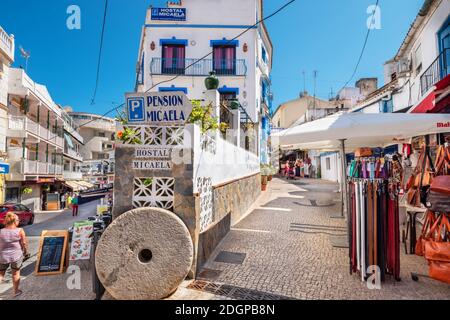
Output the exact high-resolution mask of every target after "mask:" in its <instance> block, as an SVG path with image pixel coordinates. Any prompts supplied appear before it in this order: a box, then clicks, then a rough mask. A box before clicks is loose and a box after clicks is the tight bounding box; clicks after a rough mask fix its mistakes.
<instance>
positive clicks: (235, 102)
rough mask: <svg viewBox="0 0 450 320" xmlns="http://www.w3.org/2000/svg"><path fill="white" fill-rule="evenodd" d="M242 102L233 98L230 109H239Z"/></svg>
mask: <svg viewBox="0 0 450 320" xmlns="http://www.w3.org/2000/svg"><path fill="white" fill-rule="evenodd" d="M239 106H240V103H239V100H238V99H232V100H231V101H230V109H231V110H237V109H239Z"/></svg>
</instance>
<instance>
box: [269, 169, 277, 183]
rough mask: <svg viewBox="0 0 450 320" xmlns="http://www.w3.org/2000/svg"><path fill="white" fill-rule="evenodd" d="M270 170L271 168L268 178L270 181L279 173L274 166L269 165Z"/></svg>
mask: <svg viewBox="0 0 450 320" xmlns="http://www.w3.org/2000/svg"><path fill="white" fill-rule="evenodd" d="M268 170H269V176H268V180H269V181H272V179H273V176H274V175H275V174H276V173H277V169H275V167H274V166H272V165H269V169H268Z"/></svg>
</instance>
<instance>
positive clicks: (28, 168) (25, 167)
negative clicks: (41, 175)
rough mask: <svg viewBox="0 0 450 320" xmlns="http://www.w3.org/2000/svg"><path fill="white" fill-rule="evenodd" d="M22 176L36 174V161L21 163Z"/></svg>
mask: <svg viewBox="0 0 450 320" xmlns="http://www.w3.org/2000/svg"><path fill="white" fill-rule="evenodd" d="M21 173H22V174H37V173H38V170H37V161H32V160H23V162H22V172H21Z"/></svg>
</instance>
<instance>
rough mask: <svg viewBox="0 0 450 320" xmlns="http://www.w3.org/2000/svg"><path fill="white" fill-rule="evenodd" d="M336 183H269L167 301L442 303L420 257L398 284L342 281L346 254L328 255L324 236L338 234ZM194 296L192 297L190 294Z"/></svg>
mask: <svg viewBox="0 0 450 320" xmlns="http://www.w3.org/2000/svg"><path fill="white" fill-rule="evenodd" d="M337 189H338V186H337V185H336V184H332V183H328V182H324V181H321V180H306V179H303V180H298V181H291V180H290V181H286V180H285V179H274V181H272V182H271V183H270V184H269V188H268V190H267V191H266V192H265V193H264V194H263V196H261V198H260V199H259V200H258V202H257V205H256V207H255V208H254V209H253V211H252V212H251V213H250V214H249V215H248V216H247V217H245V218H244V219H243V220H242V221H240V222H239V223H238V224H237V225H235V226H234V228H232V230H231V232H230V233H229V234H228V235H227V236H226V237H225V239H224V240H223V241H222V242H221V244H220V245H219V246H218V248H217V249H216V250H215V252H214V254H213V255H212V258H211V259H210V260H209V261H208V262H207V263H206V265H205V266H204V268H203V270H202V271H201V272H200V274H199V278H198V281H195V282H194V283H191V284H190V283H187V282H186V283H185V286H184V287H185V288H183V289H180V290H179V292H177V294H175V295H174V296H173V297H172V298H173V299H246V300H261V299H268V300H280V299H312V300H315V299H351V300H353V299H363V300H364V299H371V300H375V299H394V300H401V299H423V298H424V297H427V299H449V298H450V287H449V286H448V285H447V284H445V283H440V282H438V281H434V280H430V279H425V278H421V279H420V281H419V282H414V281H412V280H411V276H410V273H411V272H417V273H421V274H427V263H426V261H425V259H424V258H422V257H418V256H415V255H405V254H404V250H403V246H401V278H402V281H401V282H396V281H395V280H393V279H392V278H389V277H388V278H387V281H386V283H384V284H383V285H382V289H381V290H369V289H368V288H367V285H366V283H363V282H361V279H360V277H359V276H358V275H356V274H354V275H349V267H348V249H343V248H342V249H341V248H334V247H333V246H332V244H331V241H330V237H335V236H339V235H345V233H346V231H345V230H346V225H345V220H343V219H332V218H330V216H331V215H334V214H335V213H337V212H339V210H340V202H339V199H340V197H339V193H336V192H335V191H336V190H337ZM191 289H193V290H191Z"/></svg>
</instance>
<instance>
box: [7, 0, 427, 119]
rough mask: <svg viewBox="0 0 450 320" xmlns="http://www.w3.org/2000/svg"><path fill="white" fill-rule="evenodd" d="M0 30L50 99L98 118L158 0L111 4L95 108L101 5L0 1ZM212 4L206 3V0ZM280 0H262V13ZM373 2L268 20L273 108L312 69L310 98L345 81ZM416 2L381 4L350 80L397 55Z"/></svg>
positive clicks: (117, 91) (118, 94)
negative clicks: (77, 23)
mask: <svg viewBox="0 0 450 320" xmlns="http://www.w3.org/2000/svg"><path fill="white" fill-rule="evenodd" d="M1 1H2V10H1V11H0V25H1V26H2V27H3V28H4V29H5V30H6V31H7V32H8V33H13V34H14V35H15V38H16V47H17V50H16V62H15V64H14V65H15V66H20V65H25V62H24V60H23V58H22V57H21V56H20V54H19V50H18V48H19V46H23V47H24V48H25V49H26V50H28V51H30V52H31V58H30V60H29V67H28V71H29V74H30V76H31V77H32V78H33V79H34V80H35V81H37V82H39V83H43V84H45V85H47V87H48V89H49V91H50V93H51V95H52V97H53V99H54V100H55V101H56V102H57V103H60V104H62V105H70V106H72V107H73V108H74V109H75V110H77V111H88V112H95V113H104V112H106V111H107V110H109V109H111V106H113V105H114V104H113V103H116V104H115V105H117V104H118V103H121V102H122V100H123V99H124V93H125V92H127V91H131V90H133V88H134V82H135V66H136V58H137V54H138V47H139V38H140V32H141V27H142V24H143V23H144V19H145V10H146V8H147V7H148V6H149V5H150V4H151V5H153V6H162V5H164V4H165V2H166V1H162V0H156V1H151V0H127V1H125V0H110V5H109V12H108V21H107V28H106V34H105V43H104V51H103V59H102V69H101V75H100V85H99V88H98V93H97V98H96V104H95V105H93V106H92V105H91V103H90V101H91V97H92V94H93V91H94V86H95V75H96V66H97V56H98V46H99V38H100V31H101V23H102V17H103V6H104V1H100V0H70V1H68V0H58V1H55V0H39V1H37V0H1ZM209 1H211V0H209ZM284 2H285V0H283V1H274V0H266V1H265V15H268V14H269V13H271V12H273V11H274V10H276V9H277V8H278V7H279V6H280V5H281V3H284ZM375 2H376V1H375V0H339V1H336V0H315V1H306V0H297V2H296V3H294V4H293V5H291V6H290V7H289V8H288V9H287V10H285V11H283V12H282V13H280V14H278V15H277V16H275V17H273V18H272V19H271V20H269V21H268V22H267V27H268V29H269V32H270V35H271V37H272V41H273V43H274V47H275V56H274V63H273V73H272V83H273V92H274V107H276V106H277V105H279V104H280V103H282V102H284V101H287V100H290V99H294V98H296V97H297V96H298V94H299V92H300V91H302V90H303V76H302V71H303V70H304V71H305V74H306V88H307V91H309V92H310V93H312V91H313V78H312V74H313V70H317V71H318V78H317V90H316V92H317V96H319V97H323V98H328V97H329V94H330V91H331V89H332V88H333V90H334V92H335V93H336V91H337V90H338V89H339V88H340V87H342V85H343V84H344V83H345V82H346V81H347V80H348V78H349V77H350V76H351V74H352V71H353V68H354V66H355V64H356V61H357V59H358V56H359V53H360V50H361V47H362V44H363V41H364V37H365V34H366V32H367V27H366V21H367V18H368V17H369V15H368V14H367V13H366V10H367V8H368V6H369V5H371V4H374V3H375ZM422 3H423V0H395V1H392V0H380V7H381V23H382V25H381V27H382V28H381V30H373V31H372V33H371V36H370V39H369V43H368V45H367V48H366V52H365V56H364V58H363V60H362V62H361V65H360V68H359V70H358V72H357V74H356V76H355V78H354V79H353V81H352V84H354V82H355V81H356V80H357V79H359V78H361V77H372V76H375V77H379V79H380V85H382V81H383V78H382V77H383V74H382V72H383V67H382V65H383V63H384V62H385V61H386V60H388V59H390V58H392V57H393V56H394V55H395V53H396V52H397V49H398V47H399V46H400V44H401V42H402V40H403V39H404V37H405V35H406V32H407V31H408V29H409V26H410V24H411V23H412V21H413V19H414V17H415V16H416V14H417V12H418V10H419V9H420V7H421V5H422ZM71 4H77V5H79V6H80V8H81V17H82V25H81V30H73V31H70V30H68V29H67V28H66V19H67V17H68V15H67V14H66V9H67V7H68V6H69V5H71Z"/></svg>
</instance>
